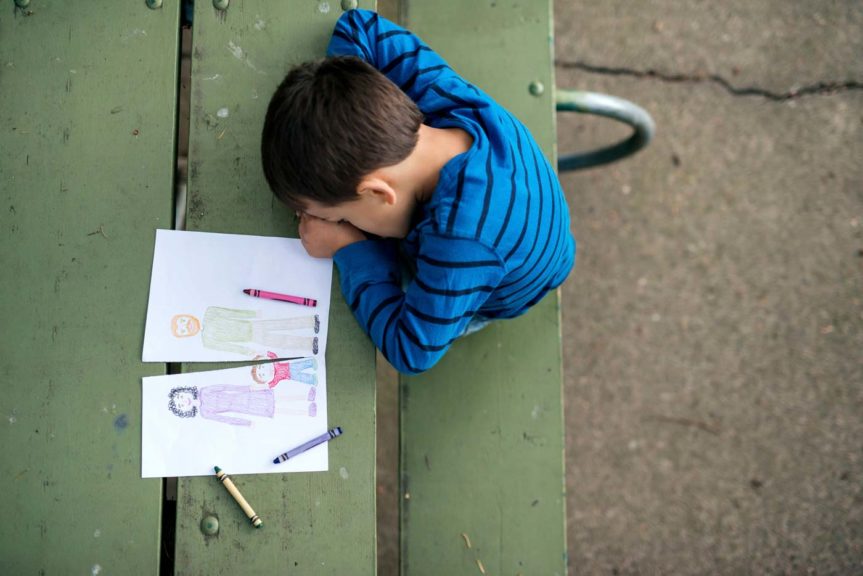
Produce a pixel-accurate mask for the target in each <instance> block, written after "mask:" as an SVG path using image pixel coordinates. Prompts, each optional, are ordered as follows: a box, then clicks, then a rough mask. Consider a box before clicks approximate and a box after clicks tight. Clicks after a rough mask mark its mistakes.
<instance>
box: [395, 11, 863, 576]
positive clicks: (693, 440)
mask: <svg viewBox="0 0 863 576" xmlns="http://www.w3.org/2000/svg"><path fill="white" fill-rule="evenodd" d="M555 18H556V25H555V29H556V39H555V49H556V57H557V67H556V69H557V84H558V86H560V87H567V88H579V89H583V90H592V91H598V92H606V93H610V94H614V95H617V96H620V97H624V98H628V99H631V100H633V101H635V102H637V103H639V104H640V105H641V106H643V107H644V108H646V109H647V110H648V111H649V112H650V113H651V114H652V115H653V117H654V119H655V120H656V123H657V135H656V139H655V141H654V142H653V143H652V144H651V145H650V147H649V148H648V149H646V150H645V151H642V152H641V153H639V154H638V155H637V156H635V157H633V158H630V159H627V160H624V161H622V162H619V163H617V164H614V165H610V166H606V167H603V168H598V169H593V170H589V171H584V172H578V173H569V174H564V175H562V177H561V179H562V182H563V185H564V188H565V190H566V192H567V196H568V199H569V203H570V208H571V210H572V217H573V229H574V232H575V235H576V238H577V239H578V242H579V252H578V263H577V265H576V269H575V271H574V273H573V275H572V277H571V278H570V280H568V282H567V283H566V284H565V286H564V289H563V322H564V327H563V330H564V340H563V350H564V372H565V399H566V423H567V453H566V456H567V487H568V496H567V505H568V547H569V562H570V571H571V573H573V574H765V573H767V574H786V573H787V574H805V573H815V574H854V573H857V574H860V573H863V290H861V288H863V4H861V3H860V2H858V1H856V0H854V1H852V0H844V1H827V0H821V1H816V2H813V1H811V0H810V1H805V2H804V1H802V0H729V1H726V2H706V1H702V0H687V1H686V2H674V1H671V0H656V1H654V2H649V3H648V2H627V1H624V0H606V1H604V2H564V1H561V0H559V1H558V2H557V3H556V6H555ZM558 128H559V135H558V141H559V149H560V151H561V152H562V153H566V152H569V151H576V150H583V149H586V148H590V147H595V146H597V145H600V144H606V143H610V142H612V141H613V140H615V139H616V138H619V137H621V136H624V135H626V134H627V131H626V130H624V129H620V128H618V127H616V126H614V125H613V123H612V122H610V121H603V120H595V119H590V118H584V117H579V116H576V115H572V114H569V115H561V116H560V117H559V121H558ZM379 391H380V394H379V396H380V400H379V418H380V422H381V427H380V431H379V438H380V454H381V458H380V463H379V475H380V488H379V496H380V500H379V519H380V521H381V530H380V550H379V556H380V573H381V574H393V573H396V572H397V566H398V563H397V554H398V547H397V541H396V538H395V534H396V532H395V529H397V520H396V519H397V498H396V493H397V487H396V478H395V470H396V467H397V460H396V459H395V456H394V455H395V454H396V453H397V443H396V441H395V439H394V438H395V436H394V435H395V431H396V430H397V427H396V423H395V422H396V420H395V419H396V417H397V411H396V406H395V403H396V391H395V384H394V381H393V380H392V378H390V377H389V373H388V372H387V371H386V370H385V369H384V368H382V369H381V372H380V384H379Z"/></svg>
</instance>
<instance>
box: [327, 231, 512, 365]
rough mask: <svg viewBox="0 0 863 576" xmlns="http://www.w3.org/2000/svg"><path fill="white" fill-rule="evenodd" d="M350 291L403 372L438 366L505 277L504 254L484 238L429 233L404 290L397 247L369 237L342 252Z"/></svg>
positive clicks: (363, 320)
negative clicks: (497, 252)
mask: <svg viewBox="0 0 863 576" xmlns="http://www.w3.org/2000/svg"><path fill="white" fill-rule="evenodd" d="M334 259H335V262H336V265H337V266H338V267H339V277H340V279H341V288H342V292H343V294H344V296H345V299H346V300H347V302H348V304H349V305H350V307H351V310H352V311H353V313H354V316H356V318H357V320H358V321H359V323H360V325H361V326H362V327H363V329H364V330H365V331H366V333H367V334H368V335H369V336H370V337H371V339H372V341H373V342H374V343H375V346H377V347H378V348H379V349H380V350H381V352H382V353H383V354H384V356H385V357H386V358H387V360H388V361H389V362H390V364H392V365H393V366H394V367H395V368H396V369H397V370H399V371H400V372H403V373H408V374H411V373H418V372H422V371H424V370H427V369H429V368H431V367H432V366H433V365H434V364H435V363H436V362H437V361H438V360H439V359H440V358H441V357H442V356H443V355H444V353H445V352H446V351H447V349H449V347H450V345H451V344H452V342H453V341H454V340H455V339H457V338H458V337H459V336H461V335H462V333H463V332H464V329H465V327H466V326H467V324H468V323H469V322H470V320H471V318H473V316H474V314H475V313H476V312H477V310H479V308H480V307H481V306H482V305H483V303H484V302H485V301H486V300H487V299H488V296H489V295H490V294H491V292H492V291H493V290H494V288H495V287H496V286H497V285H498V284H499V283H500V280H501V278H503V276H504V272H505V271H504V267H503V265H502V264H501V261H500V259H499V258H498V256H497V255H496V254H495V253H494V252H493V251H491V250H490V249H488V248H486V247H485V246H483V245H482V244H480V243H478V242H476V241H473V240H465V239H459V238H448V237H442V236H438V235H431V234H427V235H425V237H424V238H423V241H422V242H421V248H420V255H419V257H418V260H417V274H416V277H415V278H414V279H413V281H412V282H411V283H410V285H409V286H408V289H407V291H406V292H405V291H402V288H401V281H400V270H399V264H398V258H397V256H396V247H395V245H394V244H393V243H392V242H387V241H380V240H368V241H365V242H358V243H356V244H351V245H349V246H346V247H345V248H343V249H342V250H339V251H338V252H337V253H336V254H335V257H334Z"/></svg>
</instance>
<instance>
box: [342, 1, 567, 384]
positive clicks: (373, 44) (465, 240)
mask: <svg viewBox="0 0 863 576" xmlns="http://www.w3.org/2000/svg"><path fill="white" fill-rule="evenodd" d="M327 54H328V55H329V56H357V57H359V58H362V59H363V60H365V61H366V62H368V63H369V64H371V65H372V66H374V67H375V68H377V69H378V70H380V71H381V72H382V73H383V74H385V75H386V76H387V78H389V79H390V80H391V81H392V82H394V83H395V84H396V85H398V86H399V87H400V88H401V89H402V90H403V91H404V92H405V93H407V94H408V96H410V97H411V98H412V99H413V101H414V102H416V104H417V106H418V107H419V108H420V110H421V111H422V113H423V114H424V116H425V119H424V123H425V124H427V125H429V126H432V127H434V128H454V127H455V128H461V129H462V130H465V131H466V132H468V133H469V134H470V135H471V136H472V137H473V144H472V146H471V148H470V149H469V150H468V151H467V152H465V153H464V154H460V155H458V156H456V157H455V158H453V159H452V160H450V161H449V162H448V163H447V164H446V165H445V166H444V167H443V169H442V170H441V173H440V178H439V180H438V184H437V188H436V189H435V191H434V193H433V195H432V198H431V199H430V200H429V201H428V202H427V203H425V204H422V205H420V207H419V208H418V210H419V211H420V213H419V214H416V215H415V218H414V222H415V225H414V227H413V228H412V229H411V231H410V232H409V233H408V235H407V237H406V238H405V239H404V240H403V241H402V242H401V247H400V248H401V252H402V254H403V255H405V256H407V259H408V260H409V261H410V262H411V263H412V264H413V266H414V268H415V271H414V273H415V275H414V277H413V279H412V281H411V282H410V284H409V285H408V286H407V289H406V290H403V289H402V284H401V273H400V265H399V246H398V245H397V244H396V243H395V242H394V241H392V240H367V241H363V242H357V243H354V244H351V245H349V246H346V247H344V248H342V249H341V250H339V251H338V252H337V253H336V254H335V262H336V265H337V266H338V268H339V272H340V278H341V288H342V292H343V293H344V296H345V299H346V300H347V302H348V304H349V305H350V307H351V310H352V311H353V313H354V315H355V316H356V318H357V320H359V323H360V325H361V326H362V327H363V329H364V330H365V331H366V332H367V333H368V334H369V336H370V337H371V339H372V341H373V342H374V343H375V345H376V346H377V347H378V348H380V350H381V352H383V354H384V356H385V357H386V358H387V360H389V362H390V363H391V364H392V365H393V366H394V367H395V368H396V369H398V370H399V371H400V372H404V373H417V372H422V371H423V370H427V369H428V368H430V367H432V366H433V365H434V364H435V362H437V361H438V360H439V359H440V358H441V356H443V354H444V353H445V352H446V350H447V349H448V348H449V346H450V345H451V344H452V342H453V341H454V340H456V339H457V338H458V337H459V336H460V335H461V334H462V333H463V332H464V330H465V327H466V326H467V324H468V323H469V322H470V320H471V318H473V316H474V315H476V314H480V315H482V316H486V317H490V318H512V317H514V316H518V315H520V314H522V313H524V312H525V311H526V310H527V309H528V308H530V307H531V306H532V305H534V304H536V303H537V302H538V301H539V300H540V299H541V298H542V297H543V296H544V295H545V294H546V293H547V292H548V291H549V290H552V289H554V288H556V287H557V286H559V285H560V284H561V283H562V282H563V281H564V279H565V278H566V276H567V274H568V273H569V271H570V269H571V268H572V266H573V263H574V261H575V240H574V239H573V237H572V234H571V233H570V229H569V211H568V209H567V206H566V200H565V198H564V195H563V191H562V190H561V188H560V183H559V182H558V179H557V175H556V174H555V172H554V170H553V169H552V167H551V166H550V165H549V163H548V161H547V160H546V158H545V157H544V156H543V153H542V151H541V150H540V148H539V146H538V145H537V143H536V142H535V141H534V139H533V137H532V136H531V135H530V133H529V132H528V130H527V128H525V127H524V125H523V124H522V123H521V122H519V121H518V120H517V119H516V118H515V117H514V116H513V115H512V114H510V113H509V112H507V111H506V110H504V109H503V108H502V107H501V106H500V105H498V104H497V103H496V102H494V100H492V99H491V98H490V97H489V96H488V95H486V94H485V93H483V92H482V91H481V90H479V89H478V88H476V87H475V86H473V85H472V84H470V83H468V82H467V81H465V80H464V79H462V78H461V77H460V76H459V75H458V74H456V73H455V72H454V71H453V70H452V68H450V67H449V66H448V65H447V63H446V62H444V60H443V59H442V58H441V57H440V56H438V55H437V54H436V53H435V52H433V51H432V50H431V49H430V48H429V47H428V46H426V45H425V44H424V43H423V42H422V41H421V40H420V39H419V38H417V37H416V36H415V35H413V34H412V33H410V32H408V31H407V30H405V29H403V28H400V27H399V26H397V25H395V24H393V23H392V22H389V21H387V20H386V19H384V18H382V17H380V16H378V15H377V14H375V13H373V12H368V11H365V10H350V11H348V12H345V13H344V14H343V15H342V16H341V18H340V19H339V21H338V23H337V24H336V28H335V30H334V31H333V36H332V39H331V40H330V45H329V48H328V51H327Z"/></svg>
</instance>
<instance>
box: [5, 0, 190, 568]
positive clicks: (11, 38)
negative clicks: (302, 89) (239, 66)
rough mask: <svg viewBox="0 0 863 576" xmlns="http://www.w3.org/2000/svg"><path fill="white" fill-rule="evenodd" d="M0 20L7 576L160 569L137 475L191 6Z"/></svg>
mask: <svg viewBox="0 0 863 576" xmlns="http://www.w3.org/2000/svg"><path fill="white" fill-rule="evenodd" d="M165 4H166V7H165V8H164V9H161V10H150V9H148V8H147V6H146V4H145V3H144V2H143V1H141V2H131V3H130V2H98V3H94V2H38V1H36V0H34V1H32V2H30V5H29V6H28V8H27V9H17V8H14V6H13V3H12V2H8V3H4V5H3V10H2V12H0V118H2V121H0V150H2V155H0V197H2V199H3V204H2V207H0V208H2V209H0V235H2V241H0V270H2V272H0V325H2V326H3V329H2V330H0V374H2V383H3V394H2V396H0V413H1V414H2V415H3V419H2V422H0V430H2V432H0V445H2V448H0V450H2V455H0V477H2V478H3V481H2V482H3V490H2V491H0V510H3V515H4V518H5V521H4V522H2V523H0V573H2V574H68V573H77V574H85V573H86V574H96V573H98V572H102V573H129V571H130V570H133V571H134V572H135V573H136V574H148V573H149V574H155V573H157V572H158V568H159V533H160V526H161V519H160V512H161V482H160V481H159V480H152V479H150V480H142V479H141V461H140V453H141V448H140V446H141V416H140V414H141V391H140V390H141V388H140V387H141V377H142V376H149V375H155V374H162V373H164V371H165V366H164V365H162V364H155V365H154V364H148V365H144V364H142V363H141V362H140V358H141V347H142V341H143V333H144V330H143V327H144V317H145V312H146V307H147V291H148V287H149V276H150V266H151V261H152V250H153V238H154V230H155V229H156V228H158V227H170V225H171V214H172V202H173V200H172V196H173V167H174V162H175V160H174V129H175V105H176V98H177V96H176V89H177V86H176V77H177V60H178V41H177V32H178V29H179V21H178V20H179V11H178V8H177V6H176V3H172V4H174V5H173V7H169V6H167V4H168V3H167V2H166V3H165Z"/></svg>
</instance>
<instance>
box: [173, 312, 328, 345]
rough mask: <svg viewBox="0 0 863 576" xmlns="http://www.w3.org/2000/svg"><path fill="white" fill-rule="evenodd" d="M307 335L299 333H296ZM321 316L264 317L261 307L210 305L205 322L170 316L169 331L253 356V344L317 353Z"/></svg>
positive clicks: (188, 316) (175, 334) (182, 315)
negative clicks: (252, 308)
mask: <svg viewBox="0 0 863 576" xmlns="http://www.w3.org/2000/svg"><path fill="white" fill-rule="evenodd" d="M303 332H305V333H307V334H309V335H306V336H299V335H297V334H298V333H303ZM318 332H320V317H319V316H318V315H317V314H314V315H308V316H297V317H294V318H264V317H263V315H262V313H261V311H260V310H236V309H232V308H219V307H217V306H210V307H209V308H207V311H206V312H204V322H203V324H202V323H201V321H200V320H199V319H198V318H197V317H195V316H194V315H192V314H177V315H175V316H174V317H173V318H171V334H173V336H174V337H175V338H191V337H194V336H197V335H198V334H200V335H201V341H202V343H203V344H204V347H205V348H209V349H210V350H221V351H223V352H232V353H234V354H242V355H243V356H255V355H256V352H257V350H256V348H254V345H256V344H257V345H259V346H269V347H272V348H279V349H282V350H293V351H297V352H301V353H303V354H317V353H318V337H317V336H312V335H311V334H317V333H318Z"/></svg>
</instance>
